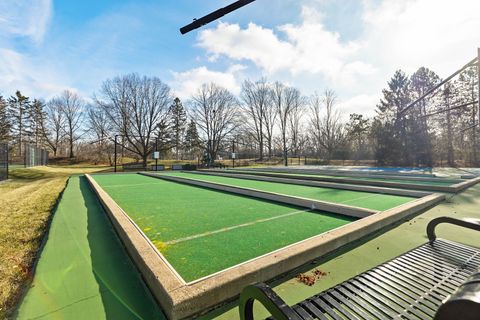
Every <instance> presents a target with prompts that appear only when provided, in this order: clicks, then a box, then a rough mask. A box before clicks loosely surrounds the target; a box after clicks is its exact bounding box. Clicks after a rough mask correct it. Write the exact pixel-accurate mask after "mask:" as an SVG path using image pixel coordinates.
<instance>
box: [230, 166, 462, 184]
mask: <svg viewBox="0 0 480 320" xmlns="http://www.w3.org/2000/svg"><path fill="white" fill-rule="evenodd" d="M228 170H234V169H233V168H232V169H228ZM240 170H245V171H267V172H289V173H298V174H301V173H305V174H324V175H328V176H341V177H371V178H391V177H395V178H396V179H399V180H417V179H418V180H419V181H429V180H431V181H435V179H437V180H438V179H439V178H438V177H437V176H436V175H434V174H421V175H420V174H409V173H400V172H396V173H392V172H365V171H356V170H328V169H306V168H293V167H258V168H242V169H240ZM450 180H455V179H450ZM457 180H458V179H457Z"/></svg>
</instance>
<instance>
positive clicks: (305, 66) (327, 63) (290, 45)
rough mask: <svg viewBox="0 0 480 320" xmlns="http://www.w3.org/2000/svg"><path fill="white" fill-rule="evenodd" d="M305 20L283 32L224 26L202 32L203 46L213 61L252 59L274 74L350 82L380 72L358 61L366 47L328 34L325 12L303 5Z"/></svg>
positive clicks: (289, 25)
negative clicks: (222, 58)
mask: <svg viewBox="0 0 480 320" xmlns="http://www.w3.org/2000/svg"><path fill="white" fill-rule="evenodd" d="M302 18H303V22H302V23H301V24H299V25H294V24H286V25H282V26H279V27H278V28H277V32H275V31H274V30H272V29H268V28H264V27H262V26H259V25H256V24H254V23H250V24H249V25H248V27H247V28H246V29H241V28H240V26H239V25H237V24H227V23H220V24H218V26H217V27H216V28H215V29H207V30H204V31H202V32H200V34H199V37H198V45H199V46H200V47H202V48H204V49H206V50H207V52H208V54H209V55H210V57H211V59H212V58H213V59H218V58H219V57H220V56H225V57H228V58H230V59H233V60H249V61H251V62H253V63H254V64H255V65H256V66H257V67H259V68H261V69H262V71H264V72H266V73H267V74H268V75H273V74H275V73H277V72H284V71H287V72H289V73H290V75H292V76H294V77H295V76H300V75H301V74H302V73H307V74H314V75H319V76H324V77H326V78H327V79H328V80H329V81H333V82H334V83H338V82H343V83H345V82H351V81H353V80H354V79H356V77H358V76H362V75H368V74H372V73H373V72H374V68H373V67H372V66H371V65H370V64H369V63H366V62H364V61H358V60H356V58H355V55H356V53H357V52H358V51H359V50H360V49H361V44H360V43H359V42H351V41H350V42H342V40H341V38H340V35H339V34H338V33H335V32H330V31H328V30H326V28H325V26H324V25H323V23H322V14H320V13H319V12H318V11H316V10H314V9H312V8H310V7H303V8H302ZM283 38H284V39H283Z"/></svg>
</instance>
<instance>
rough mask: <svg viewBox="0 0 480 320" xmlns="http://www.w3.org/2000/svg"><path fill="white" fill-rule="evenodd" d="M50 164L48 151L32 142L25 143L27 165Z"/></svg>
mask: <svg viewBox="0 0 480 320" xmlns="http://www.w3.org/2000/svg"><path fill="white" fill-rule="evenodd" d="M46 165H48V151H47V150H45V149H42V148H39V147H35V146H34V145H31V144H26V145H25V167H36V166H46Z"/></svg>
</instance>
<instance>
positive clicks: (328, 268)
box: [202, 170, 480, 320]
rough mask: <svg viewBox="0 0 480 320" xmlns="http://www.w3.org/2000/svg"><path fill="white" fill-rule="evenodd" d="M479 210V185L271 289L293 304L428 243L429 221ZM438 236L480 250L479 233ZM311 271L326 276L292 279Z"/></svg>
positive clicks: (234, 310)
mask: <svg viewBox="0 0 480 320" xmlns="http://www.w3.org/2000/svg"><path fill="white" fill-rule="evenodd" d="M441 172H444V171H443V170H442V171H441ZM479 207H480V184H479V185H476V186H475V187H472V188H469V189H468V190H467V191H464V192H462V193H460V194H455V195H452V196H450V197H449V198H448V199H447V201H444V202H442V203H441V204H439V205H437V206H435V207H433V208H431V209H429V210H427V211H426V212H424V213H422V214H420V215H417V216H415V217H413V218H409V219H404V220H402V221H400V222H399V223H397V224H396V225H395V226H394V227H393V228H391V229H384V230H382V231H381V232H377V233H375V234H373V235H371V236H369V237H367V238H366V239H364V240H362V241H357V242H354V243H352V244H351V245H349V246H347V247H346V248H344V249H342V250H338V251H337V252H334V253H333V254H331V255H329V256H326V257H323V258H319V259H318V262H317V263H316V264H311V265H307V266H305V267H304V268H302V269H300V270H298V271H296V272H292V273H291V274H290V275H289V276H287V277H285V278H284V279H282V280H280V281H277V282H275V283H273V284H271V286H272V287H273V288H274V291H275V292H276V293H277V294H279V295H280V297H281V298H282V299H284V300H285V301H286V303H288V304H290V305H292V304H295V303H297V302H299V301H302V300H304V299H306V298H308V297H311V296H312V295H315V294H318V293H320V292H322V291H324V290H327V289H329V288H331V287H333V286H335V285H337V284H339V283H341V282H343V281H345V280H347V279H349V278H351V277H354V276H356V275H358V274H360V273H362V272H364V271H366V270H368V269H371V268H373V267H375V266H377V265H379V264H381V263H384V262H386V261H388V260H390V259H393V258H395V257H397V256H399V255H401V254H403V253H405V252H406V251H408V250H411V249H413V248H415V247H417V246H419V245H421V244H423V243H425V242H427V241H428V239H427V237H426V232H425V228H426V226H427V223H428V222H429V221H430V220H432V219H434V218H436V217H441V216H451V217H457V218H475V219H480V212H479V210H478V208H479ZM437 235H438V236H439V237H441V238H444V239H448V240H452V241H458V242H461V243H464V244H467V245H471V246H474V247H477V248H478V247H480V245H479V243H480V232H478V231H473V230H468V229H465V228H460V227H457V226H452V225H440V226H439V227H438V229H437ZM314 269H320V270H322V271H324V272H327V273H328V274H327V276H325V277H323V278H321V279H320V280H318V281H317V282H316V283H315V285H313V286H311V287H310V286H306V285H304V284H302V283H299V282H298V281H297V280H296V279H295V275H296V274H298V273H299V272H304V273H307V274H310V273H311V272H312V271H313V270H314ZM266 316H267V313H266V311H265V310H264V309H263V308H261V307H259V306H258V304H255V319H264V318H265V317H266ZM202 319H203V320H205V319H216V320H237V319H239V316H238V307H237V305H236V303H233V304H230V305H229V306H227V307H224V308H222V309H220V310H216V311H215V312H213V313H211V314H209V315H207V316H205V317H202Z"/></svg>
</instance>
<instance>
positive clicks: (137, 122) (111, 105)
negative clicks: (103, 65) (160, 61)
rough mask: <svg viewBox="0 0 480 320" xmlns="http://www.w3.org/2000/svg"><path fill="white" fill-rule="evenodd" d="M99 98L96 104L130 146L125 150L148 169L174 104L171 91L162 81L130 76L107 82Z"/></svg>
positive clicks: (96, 99) (136, 75)
mask: <svg viewBox="0 0 480 320" xmlns="http://www.w3.org/2000/svg"><path fill="white" fill-rule="evenodd" d="M100 94H101V96H100V97H96V98H95V101H96V103H97V104H98V106H99V107H101V108H102V109H103V110H104V111H105V114H106V115H107V117H108V119H109V120H110V122H111V125H112V128H114V130H115V132H116V133H117V134H119V135H122V137H123V138H124V139H125V140H126V142H128V145H127V146H124V147H125V149H127V150H129V151H130V152H133V153H134V154H137V155H139V156H140V157H141V158H142V160H143V163H144V165H146V163H147V158H148V155H149V154H150V153H151V152H152V151H153V147H154V144H153V143H152V141H153V140H154V139H155V138H156V136H157V134H158V131H159V125H160V124H162V123H164V120H165V118H166V116H167V114H168V107H169V105H170V104H171V102H172V96H171V93H170V88H169V87H168V86H167V85H166V84H164V83H163V82H162V81H161V80H160V79H159V78H156V77H153V78H149V77H140V76H139V75H138V74H128V75H124V76H120V77H116V78H113V79H110V80H106V81H105V82H104V83H103V85H102V89H101V92H100Z"/></svg>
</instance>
